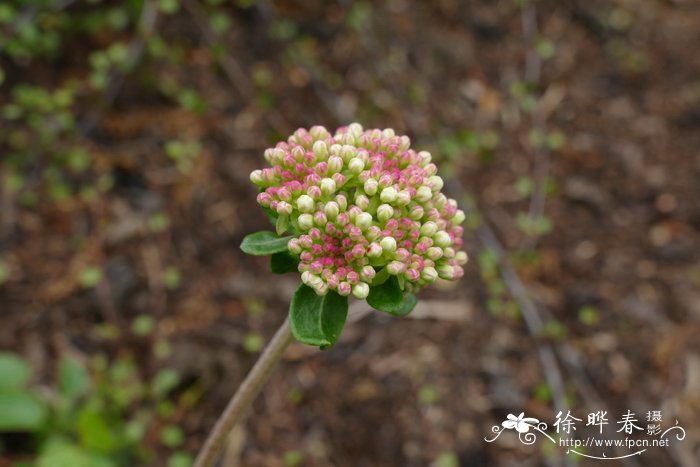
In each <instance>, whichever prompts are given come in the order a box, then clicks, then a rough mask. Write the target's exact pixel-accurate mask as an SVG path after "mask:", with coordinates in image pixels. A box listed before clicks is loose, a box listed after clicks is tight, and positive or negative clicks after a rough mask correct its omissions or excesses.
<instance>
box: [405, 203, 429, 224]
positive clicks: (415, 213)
mask: <svg viewBox="0 0 700 467" xmlns="http://www.w3.org/2000/svg"><path fill="white" fill-rule="evenodd" d="M424 214H425V209H423V207H422V206H413V207H412V208H411V210H410V211H408V218H409V219H411V220H413V221H419V220H421V219H422V218H423V215H424Z"/></svg>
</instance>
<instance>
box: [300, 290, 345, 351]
mask: <svg viewBox="0 0 700 467" xmlns="http://www.w3.org/2000/svg"><path fill="white" fill-rule="evenodd" d="M347 316H348V297H343V296H341V295H338V293H337V292H335V291H329V292H328V293H327V294H326V295H324V296H323V297H320V296H318V295H317V294H316V292H315V291H314V290H313V289H312V288H311V287H309V286H307V285H305V284H302V285H300V286H299V288H298V289H297V291H296V292H294V297H292V303H291V304H290V307H289V322H290V325H291V328H292V334H293V335H294V337H295V338H296V339H297V340H298V341H300V342H303V343H305V344H309V345H315V346H319V347H321V348H326V347H329V346H331V345H333V344H335V342H336V341H337V340H338V337H339V336H340V332H341V331H342V330H343V326H345V319H346V318H347Z"/></svg>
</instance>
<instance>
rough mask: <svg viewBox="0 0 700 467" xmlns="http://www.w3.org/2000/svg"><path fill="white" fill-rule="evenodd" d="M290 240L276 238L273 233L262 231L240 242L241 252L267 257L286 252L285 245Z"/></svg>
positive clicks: (288, 238) (289, 237)
mask: <svg viewBox="0 0 700 467" xmlns="http://www.w3.org/2000/svg"><path fill="white" fill-rule="evenodd" d="M291 238H292V237H291V236H288V237H278V236H277V235H276V234H275V233H274V232H270V231H267V230H263V231H260V232H255V233H252V234H250V235H247V236H246V237H245V238H244V239H243V241H242V242H241V250H243V252H244V253H248V254H249V255H254V256H268V255H271V254H273V253H280V252H283V251H287V243H288V242H289V240H290V239H291Z"/></svg>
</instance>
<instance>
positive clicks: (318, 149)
mask: <svg viewBox="0 0 700 467" xmlns="http://www.w3.org/2000/svg"><path fill="white" fill-rule="evenodd" d="M313 151H314V156H316V159H317V160H321V161H323V160H326V159H327V158H328V146H327V145H326V142H325V141H316V142H315V143H314V146H313Z"/></svg>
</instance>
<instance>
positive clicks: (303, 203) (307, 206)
mask: <svg viewBox="0 0 700 467" xmlns="http://www.w3.org/2000/svg"><path fill="white" fill-rule="evenodd" d="M314 204H315V203H314V200H313V198H311V196H309V195H301V196H300V197H299V198H297V209H298V210H299V211H301V212H303V213H304V212H311V211H313V209H314Z"/></svg>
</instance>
